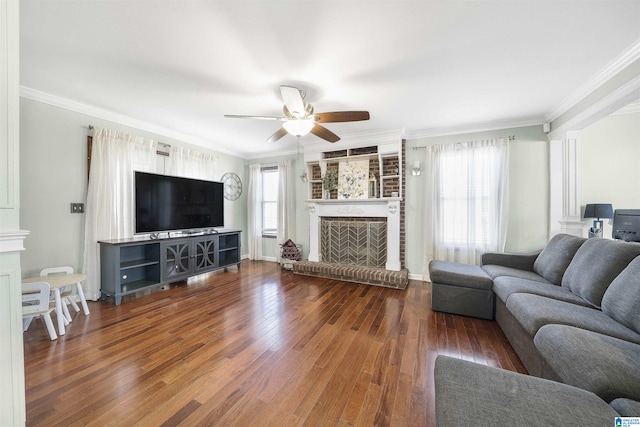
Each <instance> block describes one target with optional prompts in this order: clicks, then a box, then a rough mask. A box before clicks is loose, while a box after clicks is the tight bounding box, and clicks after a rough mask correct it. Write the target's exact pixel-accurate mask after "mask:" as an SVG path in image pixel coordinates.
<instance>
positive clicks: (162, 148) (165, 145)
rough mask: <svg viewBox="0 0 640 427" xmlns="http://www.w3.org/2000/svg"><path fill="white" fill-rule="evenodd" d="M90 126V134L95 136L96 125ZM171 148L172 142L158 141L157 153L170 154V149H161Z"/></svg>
mask: <svg viewBox="0 0 640 427" xmlns="http://www.w3.org/2000/svg"><path fill="white" fill-rule="evenodd" d="M88 128H89V136H91V137H93V132H94V131H95V127H94V126H93V125H89V126H88ZM170 148H171V145H170V144H165V143H164V142H160V141H158V150H157V152H156V154H159V155H162V156H169V152H168V151H161V150H169V149H170Z"/></svg>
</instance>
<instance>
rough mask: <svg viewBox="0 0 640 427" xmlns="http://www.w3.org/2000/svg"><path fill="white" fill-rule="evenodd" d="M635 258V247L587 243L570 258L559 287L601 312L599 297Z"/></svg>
mask: <svg viewBox="0 0 640 427" xmlns="http://www.w3.org/2000/svg"><path fill="white" fill-rule="evenodd" d="M638 255H640V245H638V244H629V243H627V242H623V241H617V240H609V239H589V240H588V241H587V242H585V243H584V244H583V245H582V246H581V247H580V249H578V252H576V255H575V256H574V257H573V261H571V264H569V267H568V268H567V271H566V272H565V273H564V277H563V278H562V286H563V287H565V288H567V289H569V290H570V291H571V292H573V293H574V294H576V295H579V296H581V297H582V298H584V299H585V300H587V301H589V303H591V304H592V305H593V306H594V307H598V308H600V304H601V303H602V296H603V295H604V293H605V291H606V290H607V288H608V287H609V285H610V284H611V282H612V281H613V279H615V278H616V276H618V274H620V272H621V271H622V270H624V268H625V267H626V266H627V265H628V264H629V263H630V262H631V261H632V260H633V259H634V258H635V257H637V256H638Z"/></svg>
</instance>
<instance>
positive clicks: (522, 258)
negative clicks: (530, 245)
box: [480, 250, 542, 271]
mask: <svg viewBox="0 0 640 427" xmlns="http://www.w3.org/2000/svg"><path fill="white" fill-rule="evenodd" d="M540 252H542V250H539V251H536V252H531V253H528V254H516V253H504V252H485V253H483V254H482V257H481V259H480V261H481V264H480V265H501V266H503V267H511V268H517V269H518V270H525V271H533V263H534V262H535V261H536V258H538V255H540Z"/></svg>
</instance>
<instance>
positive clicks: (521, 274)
mask: <svg viewBox="0 0 640 427" xmlns="http://www.w3.org/2000/svg"><path fill="white" fill-rule="evenodd" d="M482 269H483V270H484V271H485V272H486V273H487V274H488V275H489V276H490V277H491V278H492V279H495V278H496V277H501V276H507V277H517V278H519V279H527V280H533V281H536V282H540V283H551V282H549V281H548V280H547V279H545V278H544V277H542V276H540V275H539V274H538V273H535V272H533V271H527V270H519V269H517V268H513V267H505V266H502V265H495V264H488V265H483V266H482Z"/></svg>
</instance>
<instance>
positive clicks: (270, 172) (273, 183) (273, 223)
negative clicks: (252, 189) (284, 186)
mask: <svg viewBox="0 0 640 427" xmlns="http://www.w3.org/2000/svg"><path fill="white" fill-rule="evenodd" d="M260 173H261V174H262V235H263V236H268V237H276V235H277V234H278V168H277V167H270V168H262V169H261V170H260Z"/></svg>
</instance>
